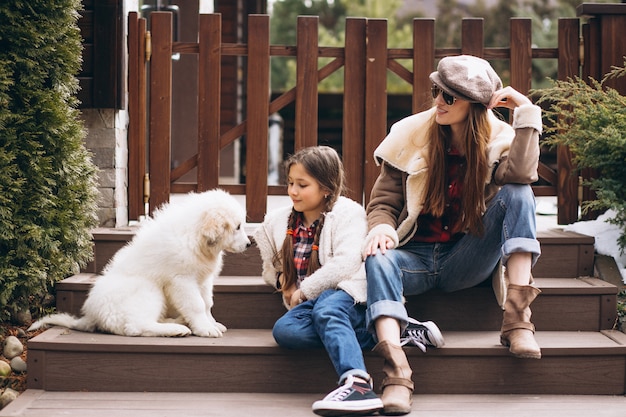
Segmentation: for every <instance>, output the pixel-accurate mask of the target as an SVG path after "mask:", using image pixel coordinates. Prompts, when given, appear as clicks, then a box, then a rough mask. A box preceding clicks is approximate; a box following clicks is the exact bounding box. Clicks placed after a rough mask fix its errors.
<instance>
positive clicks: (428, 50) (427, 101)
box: [412, 19, 435, 113]
mask: <svg viewBox="0 0 626 417" xmlns="http://www.w3.org/2000/svg"><path fill="white" fill-rule="evenodd" d="M434 63H435V19H413V101H412V111H413V113H418V112H420V111H424V110H427V109H429V108H430V107H432V105H433V100H432V96H431V94H430V87H431V84H432V83H431V81H430V79H429V78H428V76H429V75H430V73H431V72H432V71H433V69H434Z"/></svg>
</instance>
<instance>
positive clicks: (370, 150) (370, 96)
mask: <svg viewBox="0 0 626 417" xmlns="http://www.w3.org/2000/svg"><path fill="white" fill-rule="evenodd" d="M367 36H368V42H367V62H366V67H365V69H366V73H365V74H366V84H367V89H366V92H365V147H364V149H365V158H366V159H365V175H364V176H365V182H364V183H365V190H364V195H365V199H364V200H365V201H364V204H365V205H367V203H368V202H369V199H370V192H371V190H372V187H373V186H374V182H375V181H376V178H377V177H378V174H379V172H380V169H379V168H378V166H377V165H376V163H375V162H374V150H375V149H376V147H377V146H378V145H379V144H380V142H381V141H382V140H383V139H384V137H385V136H386V134H387V21H386V20H384V19H370V20H368V23H367Z"/></svg>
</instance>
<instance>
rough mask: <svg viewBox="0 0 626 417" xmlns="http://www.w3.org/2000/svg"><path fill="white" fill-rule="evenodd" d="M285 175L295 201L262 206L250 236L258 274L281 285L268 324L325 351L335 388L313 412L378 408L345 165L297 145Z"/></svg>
mask: <svg viewBox="0 0 626 417" xmlns="http://www.w3.org/2000/svg"><path fill="white" fill-rule="evenodd" d="M286 176H287V182H288V187H287V190H288V194H289V197H290V198H291V200H292V202H293V206H289V207H284V208H281V209H278V210H275V211H273V212H270V213H268V214H267V215H266V216H265V220H264V221H263V223H262V225H261V227H259V229H258V230H257V231H256V232H255V235H254V237H255V240H256V243H257V245H258V247H259V249H260V252H261V258H262V260H263V278H264V279H265V281H266V282H267V283H268V284H270V285H273V286H275V287H276V288H277V289H278V290H279V291H280V292H282V296H283V302H284V304H285V307H286V308H287V309H288V310H289V311H287V313H285V315H284V316H283V317H281V318H280V319H279V320H278V321H277V322H276V324H275V325H274V329H273V335H274V338H275V339H276V342H277V343H278V344H279V345H280V346H283V347H286V348H291V349H307V348H318V347H324V348H325V349H326V351H327V352H328V355H329V357H330V360H331V361H332V363H333V366H334V367H335V370H336V372H337V374H338V375H339V385H340V387H339V388H337V389H336V390H335V391H333V392H331V393H330V394H328V395H327V396H326V397H325V398H324V399H323V400H320V401H316V402H315V403H314V404H313V412H315V413H317V414H320V415H326V416H330V415H346V414H363V413H373V412H376V411H378V410H379V409H381V408H382V402H381V400H380V398H378V397H377V396H376V394H374V392H373V391H372V386H371V378H370V376H369V374H368V373H367V371H366V369H365V363H364V359H363V353H362V348H371V347H372V346H373V345H374V342H373V339H372V336H371V334H370V333H368V332H367V330H366V329H365V305H364V303H365V298H366V294H367V289H366V280H365V268H364V265H363V260H362V258H361V245H362V243H363V239H364V238H365V233H366V231H367V222H366V219H365V210H364V209H363V207H362V206H361V205H360V204H358V203H356V202H354V201H352V200H350V199H348V198H346V197H342V196H341V193H342V191H343V188H344V170H343V164H342V163H341V159H340V158H339V155H338V154H337V153H336V152H335V151H334V150H333V149H332V148H329V147H326V146H319V147H310V148H305V149H302V150H301V151H299V152H297V153H296V154H295V155H293V156H292V157H291V158H289V160H288V161H287V163H286Z"/></svg>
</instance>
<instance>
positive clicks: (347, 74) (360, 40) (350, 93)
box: [342, 18, 370, 203]
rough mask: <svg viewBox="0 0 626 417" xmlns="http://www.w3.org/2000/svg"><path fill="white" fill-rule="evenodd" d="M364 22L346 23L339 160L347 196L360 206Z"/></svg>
mask: <svg viewBox="0 0 626 417" xmlns="http://www.w3.org/2000/svg"><path fill="white" fill-rule="evenodd" d="M366 34H367V21H366V19H364V18H348V19H346V52H345V55H346V57H345V71H344V98H343V133H342V159H343V164H344V167H345V170H346V183H347V186H348V192H347V194H346V195H347V196H348V197H350V198H352V199H353V200H355V201H358V202H359V203H362V202H363V186H364V181H363V168H364V164H365V161H366V160H367V159H369V157H370V156H369V155H366V154H365V149H364V148H363V144H364V143H365V90H366V84H365V59H366V58H365V53H366V47H367V38H366Z"/></svg>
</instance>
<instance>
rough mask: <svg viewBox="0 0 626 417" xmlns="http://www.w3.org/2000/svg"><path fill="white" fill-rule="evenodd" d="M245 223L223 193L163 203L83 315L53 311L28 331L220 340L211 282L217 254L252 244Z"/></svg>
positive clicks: (111, 267) (111, 266)
mask: <svg viewBox="0 0 626 417" xmlns="http://www.w3.org/2000/svg"><path fill="white" fill-rule="evenodd" d="M245 221H246V215H245V210H244V208H243V207H242V206H241V205H240V204H239V203H238V202H237V201H236V200H235V199H234V198H233V197H232V196H231V195H230V194H228V193H226V192H225V191H222V190H212V191H207V192H204V193H190V194H188V195H186V196H184V198H182V199H181V200H180V201H178V200H177V201H176V202H175V203H171V204H167V205H165V206H164V207H163V208H162V209H160V210H157V211H156V213H155V215H154V218H152V219H148V220H146V221H145V223H142V224H141V226H140V227H139V229H138V230H137V233H136V235H135V237H134V238H133V239H132V241H130V242H129V243H128V244H127V245H126V246H125V247H123V248H122V249H120V250H119V251H118V252H117V253H116V254H115V256H114V257H113V258H112V259H111V261H110V262H109V263H108V265H107V266H106V267H105V268H104V271H103V273H102V276H101V277H99V278H98V279H97V280H96V282H95V284H94V285H93V287H92V289H91V291H90V292H89V295H88V297H87V299H86V301H85V304H84V305H83V308H82V317H80V318H76V317H74V316H72V315H70V314H65V313H61V314H53V315H50V316H47V317H44V318H42V319H40V320H38V321H37V322H35V323H33V325H32V326H31V327H30V328H29V330H36V329H38V328H41V327H47V326H50V325H58V326H64V327H68V328H71V329H76V330H82V331H88V332H93V331H98V330H99V331H103V332H108V333H114V334H119V335H123V336H186V335H189V334H191V333H193V334H194V335H196V336H204V337H221V336H222V335H223V333H224V332H225V331H226V327H224V325H222V324H221V323H218V322H217V321H216V320H215V319H214V318H213V315H212V314H211V307H212V306H213V281H214V278H215V277H216V276H218V275H219V273H220V271H221V269H222V263H223V261H222V256H223V251H229V252H242V251H244V250H245V249H246V248H247V247H248V246H249V245H250V240H249V239H248V236H247V235H246V232H245V230H244V223H245ZM187 326H189V327H187Z"/></svg>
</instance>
